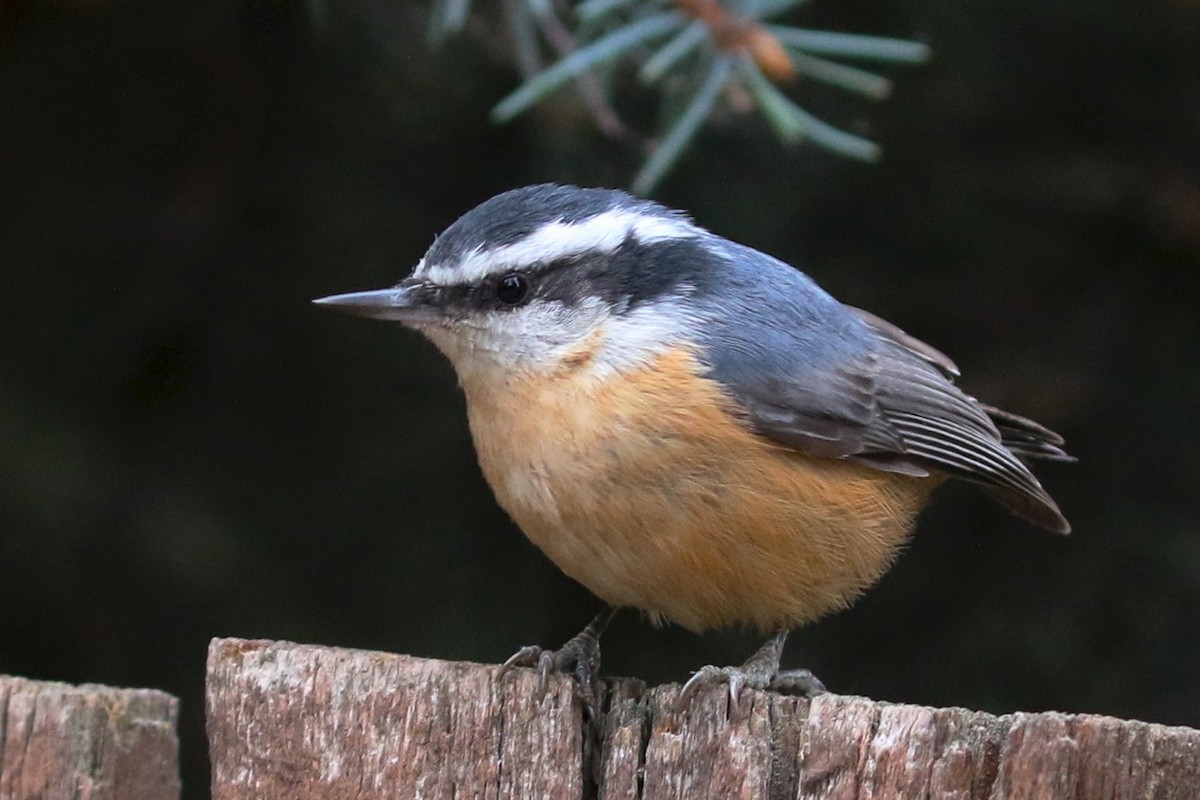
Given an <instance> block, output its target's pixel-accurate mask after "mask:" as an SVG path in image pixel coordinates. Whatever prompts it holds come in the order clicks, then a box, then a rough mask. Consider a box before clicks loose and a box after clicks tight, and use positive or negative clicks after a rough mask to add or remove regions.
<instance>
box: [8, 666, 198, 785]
mask: <svg viewBox="0 0 1200 800" xmlns="http://www.w3.org/2000/svg"><path fill="white" fill-rule="evenodd" d="M178 713H179V712H178V703H177V701H176V700H175V698H174V697H171V696H170V695H168V694H164V693H163V692H156V691H152V690H148V689H111V688H109V687H107V686H68V685H66V684H63V683H45V682H40V681H29V680H25V679H23V678H10V677H6V676H3V675H0V800H60V798H62V800H67V798H72V799H73V800H178V797H179V746H178V742H177V740H176V737H175V723H176V718H177V717H178Z"/></svg>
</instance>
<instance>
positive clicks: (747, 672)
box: [676, 632, 828, 714]
mask: <svg viewBox="0 0 1200 800" xmlns="http://www.w3.org/2000/svg"><path fill="white" fill-rule="evenodd" d="M786 636H787V634H786V633H785V632H780V633H778V634H776V635H775V636H774V637H773V638H772V639H770V640H768V641H767V643H766V644H764V645H763V646H762V647H761V648H759V650H758V652H756V653H755V654H754V655H752V656H750V658H748V659H747V660H746V663H745V664H742V665H741V666H740V667H714V666H707V667H701V668H700V669H699V670H697V671H696V673H695V674H693V675H692V677H691V678H689V679H688V681H687V683H685V684H684V685H683V690H682V691H681V692H680V693H679V699H678V701H677V703H676V708H677V709H678V710H680V711H682V710H683V709H685V708H686V707H687V706H688V704H690V703H691V701H692V698H693V697H695V696H696V693H697V692H699V691H700V689H702V688H704V687H705V686H711V685H712V684H714V683H722V682H724V683H728V685H729V708H730V711H731V712H733V713H734V714H736V713H738V712H739V711H740V704H741V699H742V692H743V691H744V690H745V689H746V687H750V688H751V689H768V690H771V691H774V692H780V693H782V694H794V695H801V696H804V697H816V696H817V695H819V694H824V693H825V692H826V691H828V690H827V689H826V688H825V684H823V683H821V681H820V680H818V679H817V676H816V675H813V674H812V673H811V672H810V671H808V670H806V669H790V670H783V671H781V670H780V669H779V658H780V656H781V655H782V653H783V643H784V640H785V638H786Z"/></svg>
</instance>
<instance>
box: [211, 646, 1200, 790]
mask: <svg viewBox="0 0 1200 800" xmlns="http://www.w3.org/2000/svg"><path fill="white" fill-rule="evenodd" d="M536 684H537V681H536V679H535V677H534V675H533V674H532V673H531V672H530V671H528V670H517V671H514V672H511V673H509V674H508V675H506V676H505V677H503V678H502V679H499V680H497V678H496V668H495V667H492V666H480V665H475V664H464V663H452V662H445V661H433V660H428V659H417V658H410V657H407V656H399V655H388V654H384V653H370V652H362V651H354V650H337V649H330V648H322V647H311V646H304V645H295V644H286V643H280V642H254V641H242V640H236V639H219V640H216V641H214V642H213V644H212V646H211V648H210V650H209V659H208V733H209V747H210V754H211V758H212V764H213V797H214V798H215V800H250V798H255V800H275V799H276V798H328V800H341V798H357V800H370V799H371V798H428V799H429V800H434V799H437V800H441V798H446V800H450V799H451V798H453V799H454V800H458V799H459V798H522V799H524V798H556V799H557V798H564V799H567V800H574V799H575V798H585V797H597V798H602V800H634V799H635V798H644V799H645V800H664V799H665V798H687V799H688V800H705V799H706V798H748V799H749V798H763V799H764V800H775V798H804V799H805V800H807V799H808V798H822V799H823V800H824V799H828V800H834V799H835V798H837V799H841V798H844V799H845V800H867V799H868V798H870V799H871V800H882V799H883V798H913V800H924V799H925V798H930V799H931V800H950V799H951V798H961V799H962V800H1001V799H1003V800H1017V798H1023V799H1024V800H1051V799H1052V798H1053V799H1055V800H1108V799H1109V798H1112V799H1114V800H1115V799H1118V798H1119V799H1121V800H1124V799H1126V798H1128V799H1129V800H1132V798H1139V799H1140V798H1155V799H1156V800H1197V799H1198V798H1200V731H1195V730H1191V729H1188V728H1169V727H1165V726H1161V725H1152V724H1147V723H1142V722H1125V721H1121V720H1117V719H1112V718H1109V717H1098V716H1087V715H1065V714H1054V713H1048V714H1009V715H1006V716H1002V717H995V716H991V715H988V714H983V713H979V712H973V711H966V710H963V709H954V708H950V709H933V708H924V707H921V706H912V705H893V704H887V703H876V702H873V701H870V700H865V699H862V698H857V697H842V696H836V695H827V696H823V697H819V698H817V699H815V700H813V701H811V702H809V701H807V700H802V699H798V698H790V697H781V696H778V695H774V694H770V693H752V694H751V695H750V696H749V697H748V698H743V701H742V707H741V708H740V709H739V710H738V711H739V713H735V714H732V715H731V714H730V712H729V709H728V704H727V702H726V700H725V694H724V692H723V691H722V690H720V688H719V687H718V688H715V689H713V690H712V691H710V692H707V693H704V694H701V695H699V696H697V697H696V698H695V699H694V701H693V702H692V703H691V704H690V706H689V707H688V708H687V710H686V711H685V712H680V711H679V710H677V709H676V707H675V706H676V704H675V702H674V701H675V698H676V697H677V694H678V687H676V686H666V687H658V688H653V689H646V688H645V687H643V686H642V685H641V684H639V683H637V682H635V681H618V682H615V683H613V684H611V685H610V686H609V687H608V693H607V697H606V703H607V705H608V706H609V711H608V713H607V715H606V718H605V721H604V724H603V725H602V726H601V727H600V729H599V731H598V732H597V733H596V735H595V736H594V737H593V739H594V741H591V742H590V743H589V741H588V740H587V738H586V737H587V727H586V726H585V725H584V723H583V720H582V716H581V714H580V710H579V707H578V705H577V704H576V703H575V701H574V700H573V697H572V689H571V685H570V683H569V682H568V681H567V679H565V678H556V679H554V680H552V681H551V684H550V687H549V691H548V692H547V693H546V695H545V696H544V697H542V698H539V697H538V696H537V693H536V688H537V685H536ZM585 752H590V754H591V755H590V756H589V757H585Z"/></svg>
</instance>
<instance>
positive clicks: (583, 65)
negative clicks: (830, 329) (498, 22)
mask: <svg viewBox="0 0 1200 800" xmlns="http://www.w3.org/2000/svg"><path fill="white" fill-rule="evenodd" d="M804 3H805V0H666V1H665V0H583V2H580V3H578V4H576V5H574V7H570V8H568V7H566V5H565V3H564V2H558V3H555V2H553V0H507V2H505V3H504V4H503V17H504V18H505V21H506V26H505V28H506V30H507V33H508V36H507V41H508V43H509V47H511V49H512V50H513V52H514V59H515V61H516V64H517V66H518V67H519V69H520V71H521V72H522V75H523V77H524V79H525V81H524V83H522V84H521V86H520V87H519V88H518V89H516V90H515V91H513V92H512V93H511V94H509V95H508V96H506V97H505V98H504V99H503V100H501V101H500V102H499V103H497V104H496V106H495V108H493V109H492V113H491V118H492V120H493V121H495V122H501V123H502V122H508V121H510V120H512V119H513V118H514V117H516V116H518V115H519V114H522V113H524V112H525V111H527V110H528V109H529V108H530V107H531V106H533V105H534V104H535V103H538V102H542V101H544V100H546V99H547V98H548V97H549V96H550V95H551V94H552V93H554V92H555V91H556V90H558V89H559V88H561V87H562V86H564V85H565V84H566V83H568V82H570V81H572V80H574V81H575V83H576V87H577V89H578V98H579V99H580V101H581V102H582V104H583V105H584V106H585V107H586V108H587V109H588V111H589V112H590V114H591V116H592V119H593V121H594V122H595V124H596V127H597V128H598V129H599V130H600V131H601V132H603V133H604V134H605V135H606V136H608V137H610V138H613V139H616V140H619V141H623V142H626V143H629V144H632V145H634V146H635V147H636V148H637V149H638V150H640V151H646V152H648V154H649V155H648V156H647V158H646V160H645V163H643V164H642V166H641V168H640V169H639V170H638V172H637V175H636V176H634V178H633V181H632V183H631V185H630V188H631V189H632V191H634V192H635V193H638V194H646V193H648V192H650V191H652V190H653V189H654V188H655V187H656V186H658V184H659V182H660V181H661V180H662V179H663V177H664V176H665V175H666V174H667V172H668V171H669V170H670V169H671V167H673V166H674V165H675V163H676V162H677V161H678V160H679V158H680V156H682V155H683V152H684V151H685V149H686V148H687V147H688V146H689V145H690V144H691V143H692V141H693V140H694V139H695V136H696V134H697V132H698V131H699V130H700V127H701V126H702V125H703V124H704V123H705V122H706V121H707V120H709V119H710V118H711V117H712V116H714V115H716V114H718V113H719V112H721V111H724V112H728V111H730V110H737V111H743V112H744V111H747V110H749V109H750V108H752V107H757V108H758V109H759V110H760V111H761V112H762V114H763V116H764V117H765V118H766V119H767V121H768V122H769V123H770V124H771V127H772V128H773V129H774V131H775V133H776V135H777V136H778V137H779V139H780V140H781V141H782V142H783V143H784V144H795V143H797V142H800V141H803V140H806V139H807V140H811V141H812V142H813V143H814V144H817V145H819V146H821V147H824V148H827V149H828V150H830V151H832V152H835V153H839V154H841V155H844V156H849V157H851V158H858V159H861V160H864V161H875V160H877V159H878V158H879V155H880V152H879V147H878V146H877V145H876V144H874V143H873V142H870V141H868V140H866V139H864V138H862V137H860V136H856V135H854V134H851V133H847V132H846V131H843V130H839V129H838V128H836V127H834V126H832V125H830V124H828V123H826V122H823V121H821V120H820V119H818V118H817V117H816V116H814V115H813V114H811V113H809V112H808V111H806V110H805V109H803V108H801V107H800V106H799V105H797V104H796V103H795V102H793V101H792V100H791V99H790V98H789V97H788V95H787V94H785V93H784V92H783V91H782V90H781V89H780V88H778V86H777V84H781V85H789V84H793V83H795V82H796V79H797V78H798V77H804V78H805V79H808V80H811V81H815V82H817V83H821V84H825V85H827V86H834V87H837V88H840V89H843V90H845V91H848V92H853V93H857V94H860V95H863V96H865V97H868V98H871V99H875V100H880V99H883V98H884V97H887V96H888V95H889V94H890V93H891V91H892V85H891V82H890V81H888V80H887V79H886V78H883V77H881V76H879V75H875V74H873V73H870V72H867V71H865V70H862V69H859V68H857V67H851V66H847V65H845V64H840V63H837V62H834V61H830V60H828V59H827V58H825V56H835V57H841V58H851V59H865V60H874V61H884V62H898V63H918V62H922V61H925V60H926V59H927V58H928V57H929V48H928V47H927V46H925V45H924V44H922V43H920V42H909V41H903V40H899V39H888V38H883V37H878V36H864V35H856V34H847V33H834V32H829V31H819V30H809V29H805V28H797V27H793V26H788V25H771V24H766V23H764V22H763V21H764V20H767V19H771V18H774V17H776V16H779V15H782V14H787V13H788V12H791V11H793V10H794V9H795V8H796V7H798V6H800V5H803V4H804ZM365 8H366V7H365V6H362V5H356V4H354V3H351V4H343V5H342V6H340V9H341V13H342V14H350V15H353V14H354V13H356V9H357V13H359V14H362V15H364V16H366V11H365ZM309 9H310V15H311V18H312V21H313V24H314V26H315V27H316V28H317V30H319V31H328V30H329V28H330V23H331V19H330V17H331V14H332V13H333V8H332V6H331V5H330V4H329V3H328V2H327V0H310V2H309ZM470 9H471V6H470V0H435V2H434V3H433V6H432V10H431V12H430V20H429V38H430V41H431V42H433V43H434V44H443V43H444V42H445V41H446V40H447V38H448V37H450V36H451V35H454V34H458V33H460V32H461V31H462V30H463V28H465V27H466V25H467V21H468V19H470ZM572 23H573V24H572ZM480 25H481V26H484V27H486V26H487V22H486V21H481V22H480ZM479 38H481V39H482V38H485V37H483V36H480V37H479ZM496 38H498V37H496V36H495V34H494V33H492V32H491V31H489V32H488V34H487V36H486V39H487V40H488V41H495V40H496ZM499 38H503V37H499ZM546 49H549V50H551V51H552V52H553V54H554V56H555V60H554V62H553V63H552V64H550V65H548V66H547V65H546V63H545V61H546V59H545V55H544V51H545V50H546ZM386 52H390V53H392V54H393V55H394V56H399V55H400V53H398V52H397V51H394V50H391V51H386ZM407 55H408V54H407V53H406V54H405V56H407ZM621 58H628V59H632V60H636V61H637V62H638V63H639V64H640V67H639V69H638V71H637V75H638V79H639V81H640V82H641V83H642V84H643V85H646V86H650V85H654V86H657V87H658V88H659V91H660V92H661V93H662V95H663V96H662V98H661V101H660V106H661V108H662V109H663V113H661V114H660V115H659V116H660V120H659V128H660V130H659V132H658V134H657V135H656V136H655V137H653V139H648V138H646V137H643V136H640V135H638V134H637V133H635V132H634V130H633V129H632V128H630V127H629V126H628V125H627V124H626V123H625V121H624V120H623V119H622V118H621V116H620V115H619V114H618V112H617V110H616V108H615V103H614V98H613V95H614V93H615V91H616V90H615V87H614V83H619V81H614V79H613V78H614V75H613V72H614V70H613V65H614V62H616V61H617V60H618V59H621ZM722 98H725V102H724V103H722V102H719V101H721V100H722Z"/></svg>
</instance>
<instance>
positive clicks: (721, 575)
mask: <svg viewBox="0 0 1200 800" xmlns="http://www.w3.org/2000/svg"><path fill="white" fill-rule="evenodd" d="M587 367H588V365H587V359H579V360H577V363H571V364H569V365H568V367H567V368H565V369H561V370H559V371H558V372H556V373H553V374H549V375H547V374H514V375H512V376H510V377H509V378H508V379H505V380H503V381H501V382H499V383H498V382H496V381H493V380H488V381H487V382H486V383H484V382H482V381H471V380H466V381H464V389H465V391H466V393H467V400H468V408H469V414H470V423H471V432H472V435H473V436H474V439H475V445H476V448H477V450H478V453H479V460H480V464H481V466H482V468H483V472H484V475H485V476H486V478H487V480H488V482H489V483H490V484H491V486H492V489H493V490H494V491H495V493H496V497H497V499H498V500H499V502H500V504H501V505H502V506H503V507H504V508H505V510H507V511H508V513H509V514H510V515H511V516H512V517H513V519H514V520H515V521H516V522H517V524H518V525H519V526H520V527H521V529H522V530H523V531H524V532H525V534H526V535H527V536H528V537H529V538H530V539H531V540H532V541H533V542H534V543H535V544H536V545H537V546H538V547H540V548H541V549H542V550H543V551H544V552H545V553H546V554H547V555H548V556H549V557H550V558H551V559H552V560H553V561H554V562H555V563H556V564H557V565H558V566H559V567H560V568H561V569H562V570H563V571H564V572H565V573H567V574H568V575H570V576H571V577H573V578H575V579H576V580H578V581H579V582H580V583H582V584H583V585H584V586H586V587H588V589H590V590H591V591H592V592H594V593H595V594H596V595H598V596H599V597H600V598H602V599H603V600H605V601H607V602H609V603H611V604H613V605H616V606H632V607H636V608H640V609H643V610H644V611H646V612H648V613H649V614H650V615H651V616H652V617H654V618H659V619H669V620H672V621H674V622H677V623H679V624H681V625H683V626H684V627H686V628H689V629H691V630H695V631H700V630H703V629H706V628H713V627H725V626H730V625H749V626H752V627H755V628H758V629H760V630H763V631H771V630H774V629H778V628H781V627H794V626H796V625H799V624H802V623H804V622H807V621H810V620H812V619H814V618H816V617H818V616H820V615H821V614H824V613H826V612H828V611H830V610H833V609H836V608H840V607H842V606H845V605H846V604H847V603H848V602H850V601H851V600H852V599H853V598H854V597H855V596H857V595H858V594H859V593H860V592H861V591H862V590H863V589H865V588H866V587H867V586H869V585H870V584H871V583H873V582H874V581H875V580H876V579H877V578H878V577H879V576H880V575H881V574H882V573H883V572H884V570H885V569H886V568H887V566H888V565H889V564H890V562H891V560H892V558H893V555H894V554H895V552H896V549H897V547H898V546H899V545H900V544H901V543H902V542H903V541H904V539H905V538H906V536H907V535H908V532H909V530H910V529H911V527H912V524H913V521H914V518H915V517H916V514H917V512H918V511H919V510H920V507H921V505H922V504H923V502H924V501H925V499H926V498H927V496H928V493H929V492H930V491H931V490H932V488H933V486H934V485H935V484H936V480H932V479H919V478H913V477H909V476H903V475H894V474H890V473H884V472H879V471H877V470H872V469H869V468H865V467H860V466H857V465H854V464H848V463H845V462H841V461H834V460H824V459H811V458H807V457H805V456H802V455H799V454H797V453H795V452H794V451H791V450H788V449H786V448H784V447H782V446H777V445H774V444H772V443H769V442H767V441H766V440H764V439H763V438H761V437H759V436H758V435H756V434H754V433H753V432H752V431H751V430H749V428H748V427H747V426H746V425H745V424H744V423H742V422H741V421H739V420H738V419H737V417H736V416H735V414H734V406H733V401H732V400H730V399H729V398H728V397H726V396H725V395H724V394H723V392H722V391H721V388H720V386H719V385H718V384H716V383H714V382H712V381H709V380H706V379H704V378H701V377H699V376H698V375H699V365H698V363H697V362H696V360H695V359H694V357H693V356H692V355H691V354H690V353H687V352H684V351H672V352H668V353H666V354H664V355H662V356H660V357H658V358H657V359H656V361H655V362H654V363H652V364H649V365H647V366H645V367H644V368H640V369H638V370H636V371H632V372H626V373H623V374H621V375H618V376H615V377H612V378H609V379H607V380H604V381H599V380H597V379H596V378H595V377H594V376H592V375H591V373H590V372H589V370H588V368H587Z"/></svg>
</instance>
